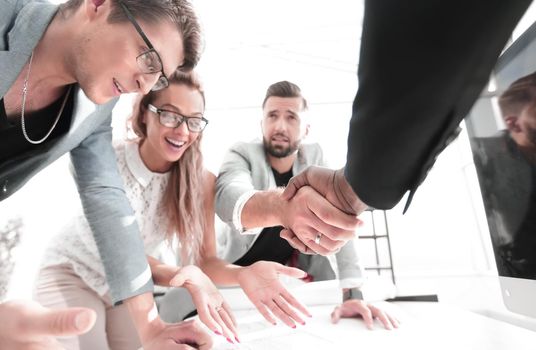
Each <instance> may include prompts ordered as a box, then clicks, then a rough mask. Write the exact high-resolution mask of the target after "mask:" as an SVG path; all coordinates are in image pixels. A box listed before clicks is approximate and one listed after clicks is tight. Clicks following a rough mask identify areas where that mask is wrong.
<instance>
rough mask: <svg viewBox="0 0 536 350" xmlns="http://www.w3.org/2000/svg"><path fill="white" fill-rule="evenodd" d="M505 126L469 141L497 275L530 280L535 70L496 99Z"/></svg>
mask: <svg viewBox="0 0 536 350" xmlns="http://www.w3.org/2000/svg"><path fill="white" fill-rule="evenodd" d="M499 107H500V110H501V114H502V117H503V120H504V122H505V124H506V130H501V131H500V132H499V133H498V134H497V135H493V136H492V137H479V138H474V139H472V140H471V141H472V143H473V149H474V159H475V166H476V170H477V173H478V177H479V180H480V181H479V182H480V187H481V190H482V196H483V198H484V206H485V207H486V214H487V217H488V224H489V228H490V232H491V237H492V240H493V241H494V244H493V246H494V248H495V255H496V259H495V260H496V261H497V268H498V270H499V274H500V275H501V276H508V277H517V278H531V279H535V278H536V257H535V255H534V251H535V250H536V186H535V185H536V72H535V73H532V74H529V75H527V76H525V77H522V78H519V79H517V80H516V81H514V82H513V83H512V84H511V85H510V86H509V87H508V88H507V89H506V90H505V91H504V92H503V93H502V94H501V95H500V97H499Z"/></svg>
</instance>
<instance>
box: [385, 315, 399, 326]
mask: <svg viewBox="0 0 536 350" xmlns="http://www.w3.org/2000/svg"><path fill="white" fill-rule="evenodd" d="M387 317H388V318H389V320H390V321H391V324H392V325H393V327H395V328H398V327H400V321H399V320H398V319H397V318H396V317H394V316H391V315H390V314H387Z"/></svg>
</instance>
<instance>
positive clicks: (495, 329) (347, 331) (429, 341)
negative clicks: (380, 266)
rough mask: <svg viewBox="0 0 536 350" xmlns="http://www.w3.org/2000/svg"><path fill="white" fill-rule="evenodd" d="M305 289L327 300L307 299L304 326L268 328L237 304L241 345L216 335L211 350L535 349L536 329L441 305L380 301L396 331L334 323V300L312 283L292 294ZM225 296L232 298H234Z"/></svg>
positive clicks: (358, 323) (359, 323) (355, 321)
mask: <svg viewBox="0 0 536 350" xmlns="http://www.w3.org/2000/svg"><path fill="white" fill-rule="evenodd" d="M307 290H309V291H310V292H309V293H307V294H309V300H312V299H311V295H312V294H315V295H316V296H317V297H318V298H317V300H326V301H327V303H325V304H323V303H322V302H320V303H317V305H311V304H312V302H308V303H307V304H308V307H309V310H310V311H311V313H312V314H313V317H312V318H311V319H308V320H307V324H306V325H305V326H300V325H298V328H297V329H291V328H289V327H286V326H284V325H282V324H278V325H277V326H272V325H270V324H268V322H266V321H264V319H263V318H262V317H261V316H260V314H259V313H258V312H257V311H256V310H251V309H248V308H246V307H238V309H240V310H238V311H235V316H236V317H237V320H238V324H239V331H240V336H241V340H242V344H241V345H238V346H237V345H235V346H232V345H230V344H229V343H226V342H225V341H224V340H223V339H222V338H221V337H215V349H252V350H253V349H255V350H256V349H259V350H260V349H270V350H278V349H284V350H291V349H350V348H351V349H411V350H415V349H423V350H424V349H426V350H430V349H456V350H460V349H478V350H480V349H485V350H499V349H500V350H524V349H527V350H528V349H530V350H534V349H536V332H533V331H530V330H527V329H525V328H521V327H518V326H514V325H512V324H509V323H506V322H502V321H498V320H495V319H492V318H489V317H485V316H482V315H479V314H476V313H473V312H470V311H466V310H463V309H459V308H457V307H454V306H450V305H443V304H441V303H429V302H397V303H391V304H388V303H382V305H383V306H384V307H385V308H388V309H389V310H390V311H391V312H393V313H395V314H396V315H397V316H398V318H399V319H400V320H401V321H402V325H401V327H400V328H399V329H397V330H391V331H389V330H385V329H384V328H383V326H382V325H381V324H380V323H379V322H378V321H376V324H375V329H374V330H372V331H370V330H367V329H366V327H365V326H364V323H363V322H362V321H361V320H359V319H342V320H341V321H340V322H339V323H338V324H336V325H334V324H332V323H331V321H330V317H329V316H330V313H331V311H332V309H333V307H334V305H335V303H333V300H332V299H333V298H331V297H322V295H321V294H324V296H326V294H325V285H323V287H322V288H320V289H319V288H318V285H315V284H314V283H313V284H311V285H308V286H302V287H300V288H299V290H298V291H297V294H302V295H304V294H305V293H304V292H306V291H307ZM319 290H324V292H322V293H319ZM329 295H331V293H329ZM337 298H339V296H337ZM230 299H231V302H236V299H238V298H237V296H236V295H235V296H234V297H231V298H230ZM322 304H323V305H322Z"/></svg>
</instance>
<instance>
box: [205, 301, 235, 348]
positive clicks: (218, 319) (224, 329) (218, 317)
mask: <svg viewBox="0 0 536 350" xmlns="http://www.w3.org/2000/svg"><path fill="white" fill-rule="evenodd" d="M222 311H224V310H223V309H219V310H216V309H214V308H210V314H211V315H212V317H213V318H214V319H215V320H216V322H218V324H219V325H220V327H221V329H222V334H223V336H224V337H225V338H226V339H227V341H228V342H229V343H233V344H234V341H233V338H234V334H233V333H232V332H231V330H230V329H229V328H228V327H227V326H226V325H225V322H224V321H223V319H222V318H221V313H223V312H222Z"/></svg>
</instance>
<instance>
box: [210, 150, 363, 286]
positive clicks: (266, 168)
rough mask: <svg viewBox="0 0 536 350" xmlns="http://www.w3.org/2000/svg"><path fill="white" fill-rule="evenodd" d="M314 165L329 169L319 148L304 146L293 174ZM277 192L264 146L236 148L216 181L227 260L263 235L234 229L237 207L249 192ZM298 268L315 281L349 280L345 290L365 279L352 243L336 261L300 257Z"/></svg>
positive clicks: (315, 256)
mask: <svg viewBox="0 0 536 350" xmlns="http://www.w3.org/2000/svg"><path fill="white" fill-rule="evenodd" d="M310 165H321V166H325V165H326V163H325V162H324V159H323V156H322V149H321V148H320V146H319V145H318V144H302V145H301V147H300V149H299V151H298V158H297V160H296V161H295V162H294V165H293V167H292V171H293V174H294V175H296V174H299V173H300V172H301V171H303V170H304V169H305V168H307V167H308V166H310ZM273 188H276V183H275V179H274V176H273V173H272V170H271V166H270V163H269V162H268V159H267V157H266V154H265V151H264V147H263V144H262V142H260V141H256V142H251V143H244V142H240V143H237V144H235V145H234V146H232V147H231V149H230V150H229V151H228V152H227V154H226V156H225V158H224V161H223V164H222V166H221V169H220V173H219V175H218V179H217V181H216V213H217V214H218V216H219V217H220V218H221V219H222V220H223V221H224V222H225V223H227V228H228V230H229V232H227V236H228V242H225V244H226V249H225V253H224V255H225V256H224V258H225V259H226V260H228V261H231V262H232V261H236V260H237V259H238V258H240V257H241V256H243V255H244V254H245V253H246V252H247V251H248V249H250V248H251V246H252V245H253V243H254V242H255V240H256V239H257V237H258V236H259V234H257V235H252V234H241V233H240V232H239V230H238V228H237V227H235V226H234V224H233V209H234V207H235V203H236V202H237V200H238V199H239V197H240V196H241V195H242V194H244V193H246V192H248V191H251V190H259V191H263V190H268V189H273ZM334 260H336V262H335V261H334ZM298 267H300V268H301V269H303V270H304V271H306V272H308V273H309V274H311V275H312V276H314V278H315V281H321V280H328V279H334V278H337V276H338V277H339V279H341V280H345V281H344V283H343V286H344V287H353V286H357V285H359V284H360V283H361V282H362V277H363V271H362V269H361V266H360V265H359V263H358V258H357V254H356V250H355V247H354V244H353V242H352V241H350V242H348V243H347V244H346V245H345V246H344V247H343V248H342V249H341V250H340V251H339V252H338V253H337V254H335V257H333V256H330V257H324V256H321V255H305V254H300V256H299V258H298ZM337 267H338V268H337Z"/></svg>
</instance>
